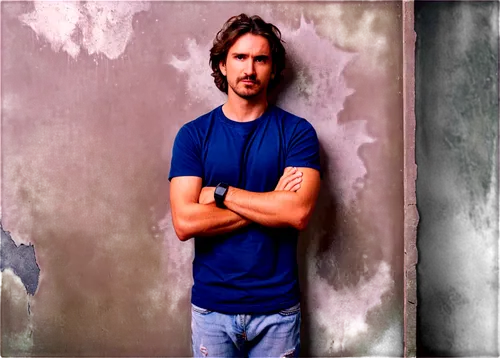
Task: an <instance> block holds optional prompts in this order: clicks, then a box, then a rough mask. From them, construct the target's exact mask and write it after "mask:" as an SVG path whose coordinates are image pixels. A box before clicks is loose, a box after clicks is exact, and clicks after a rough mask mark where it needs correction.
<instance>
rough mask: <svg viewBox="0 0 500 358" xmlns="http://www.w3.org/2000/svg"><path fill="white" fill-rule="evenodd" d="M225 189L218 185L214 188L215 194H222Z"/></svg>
mask: <svg viewBox="0 0 500 358" xmlns="http://www.w3.org/2000/svg"><path fill="white" fill-rule="evenodd" d="M225 191H226V189H225V188H223V187H220V186H218V187H216V188H215V194H216V195H222V194H224V192H225Z"/></svg>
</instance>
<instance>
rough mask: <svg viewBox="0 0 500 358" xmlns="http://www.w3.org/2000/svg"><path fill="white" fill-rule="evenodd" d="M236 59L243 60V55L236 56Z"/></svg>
mask: <svg viewBox="0 0 500 358" xmlns="http://www.w3.org/2000/svg"><path fill="white" fill-rule="evenodd" d="M236 58H237V59H238V60H243V58H244V56H243V55H238V56H236Z"/></svg>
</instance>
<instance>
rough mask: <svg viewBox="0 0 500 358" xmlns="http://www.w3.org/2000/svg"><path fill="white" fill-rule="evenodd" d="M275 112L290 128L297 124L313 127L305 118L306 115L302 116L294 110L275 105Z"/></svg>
mask: <svg viewBox="0 0 500 358" xmlns="http://www.w3.org/2000/svg"><path fill="white" fill-rule="evenodd" d="M274 114H275V116H276V118H277V119H278V120H281V121H283V122H284V123H285V124H286V125H287V127H288V128H295V127H296V126H299V127H311V128H312V124H311V123H310V122H309V121H308V120H307V119H305V118H304V117H301V116H299V115H297V114H294V113H292V112H289V111H287V110H285V109H283V108H281V107H278V106H276V105H275V106H274Z"/></svg>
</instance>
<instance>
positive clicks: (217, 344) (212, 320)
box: [191, 304, 301, 358]
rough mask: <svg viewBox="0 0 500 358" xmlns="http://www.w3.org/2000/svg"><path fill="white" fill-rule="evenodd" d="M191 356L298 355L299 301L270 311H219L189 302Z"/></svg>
mask: <svg viewBox="0 0 500 358" xmlns="http://www.w3.org/2000/svg"><path fill="white" fill-rule="evenodd" d="M191 308H192V309H191V314H192V319H191V331H192V344H193V355H194V357H249V358H250V357H276V358H278V357H298V356H299V349H300V318H301V317H300V304H297V305H295V306H293V307H290V308H288V309H285V310H282V311H280V312H278V313H274V314H256V315H247V314H236V315H233V314H223V313H218V312H213V311H209V310H206V309H204V308H200V307H198V306H195V305H191Z"/></svg>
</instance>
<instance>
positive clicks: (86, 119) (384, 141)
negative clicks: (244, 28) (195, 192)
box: [1, 1, 404, 356]
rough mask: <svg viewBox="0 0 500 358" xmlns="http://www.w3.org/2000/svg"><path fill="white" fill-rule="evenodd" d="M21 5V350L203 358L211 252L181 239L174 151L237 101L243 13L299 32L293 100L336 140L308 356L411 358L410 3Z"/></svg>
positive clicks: (307, 311) (308, 260)
mask: <svg viewBox="0 0 500 358" xmlns="http://www.w3.org/2000/svg"><path fill="white" fill-rule="evenodd" d="M1 11H2V13H1V16H2V17H1V20H2V27H1V31H2V43H1V49H2V67H1V79H2V170H3V175H2V213H1V214H2V216H1V219H2V225H3V233H2V248H4V247H5V248H8V250H7V249H6V250H2V355H4V356H9V355H44V356H51V355H62V356H80V355H88V356H112V355H115V356H126V355H127V356H131V355H132V356H159V355H161V356H186V355H189V354H190V333H189V328H190V327H189V320H190V311H189V289H190V285H191V283H192V279H191V266H190V265H191V259H192V243H191V242H188V243H181V242H179V241H178V240H177V239H176V237H175V235H174V232H173V229H172V226H171V218H170V209H169V205H168V199H169V198H168V191H169V184H168V181H167V175H168V170H169V164H170V156H171V147H172V142H173V139H174V136H175V134H176V133H177V130H178V129H179V128H180V126H181V125H182V124H183V123H185V122H187V121H190V120H192V119H194V118H195V117H197V116H198V115H200V114H202V113H204V112H206V111H208V110H210V109H212V108H213V107H214V106H216V105H218V104H221V103H222V102H223V101H224V96H223V95H222V94H221V93H219V92H218V91H217V90H216V88H215V86H214V85H213V82H212V78H211V77H210V70H209V66H208V50H209V48H210V46H211V43H212V40H213V37H214V35H215V33H216V32H217V31H218V30H219V29H220V27H221V26H222V24H223V22H224V21H225V20H226V19H228V18H229V17H230V16H232V15H234V14H239V13H241V12H247V13H249V14H260V15H261V16H263V17H264V18H265V19H266V20H268V21H271V22H273V23H275V24H276V25H278V27H279V28H280V29H281V30H282V33H283V35H284V39H285V40H286V48H287V50H288V53H289V59H290V64H289V68H288V70H287V78H288V79H287V82H286V83H285V84H284V86H282V88H281V89H280V90H281V92H280V95H279V96H277V103H278V104H279V105H281V106H282V107H283V108H285V109H287V110H289V111H292V112H294V113H296V114H298V115H300V116H303V117H305V118H307V119H308V120H309V121H310V122H311V123H312V124H313V125H314V127H315V128H316V130H317V132H318V135H319V138H320V142H321V146H322V156H323V159H322V160H323V164H324V168H325V177H324V180H323V183H322V189H321V194H320V199H319V202H318V205H317V208H316V211H315V214H314V216H313V219H312V222H311V225H310V227H309V228H308V229H307V230H306V231H305V232H304V233H303V234H302V235H301V241H300V255H299V256H300V257H299V260H300V265H301V282H302V287H303V298H304V316H303V317H304V324H303V327H302V328H303V345H304V349H303V352H302V353H303V355H309V356H311V355H312V356H352V355H384V356H400V355H401V354H402V352H403V231H404V230H403V229H404V228H403V210H402V209H403V148H402V147H403V131H402V128H403V103H402V8H401V4H399V3H398V2H387V3H385V2H373V3H365V2H364V3H361V2H343V3H300V2H273V3H260V2H252V3H250V2H83V1H73V2H45V1H35V2H3V3H2V4H1ZM35 259H36V264H37V265H34V260H35ZM23 263H26V264H23ZM37 270H39V272H38V271H37ZM28 283H29V284H30V285H31V286H29V285H28ZM33 285H35V286H33Z"/></svg>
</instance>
